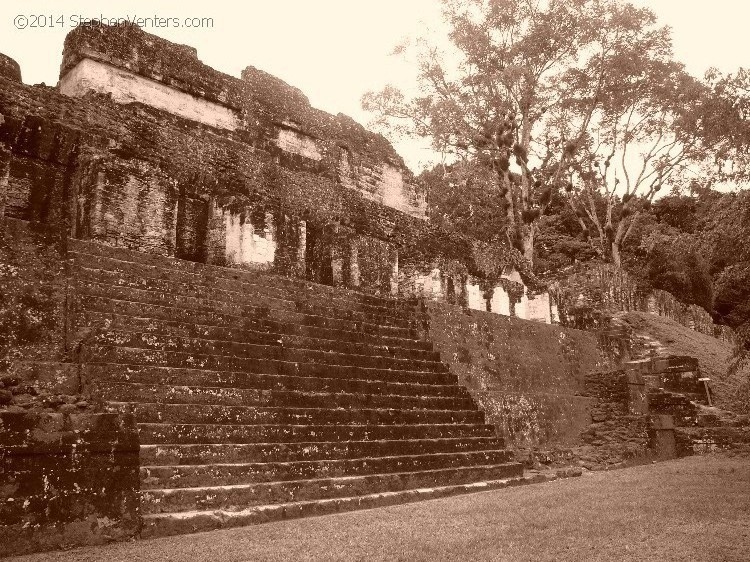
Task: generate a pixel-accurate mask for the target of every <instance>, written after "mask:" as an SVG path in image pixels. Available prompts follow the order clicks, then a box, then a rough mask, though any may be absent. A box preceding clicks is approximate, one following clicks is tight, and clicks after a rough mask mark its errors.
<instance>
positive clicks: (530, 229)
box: [362, 0, 668, 263]
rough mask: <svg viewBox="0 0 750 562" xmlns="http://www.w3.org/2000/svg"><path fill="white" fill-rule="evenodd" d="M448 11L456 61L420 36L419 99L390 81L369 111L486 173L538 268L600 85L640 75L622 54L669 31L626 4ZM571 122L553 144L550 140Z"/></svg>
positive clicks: (521, 2) (598, 1) (448, 6)
mask: <svg viewBox="0 0 750 562" xmlns="http://www.w3.org/2000/svg"><path fill="white" fill-rule="evenodd" d="M443 14H444V18H445V21H446V23H447V25H448V28H449V34H448V39H449V43H450V45H449V47H448V48H449V50H450V53H451V54H452V55H453V56H454V58H453V59H452V60H453V61H454V62H453V63H452V64H450V63H448V62H446V60H448V59H447V58H446V56H445V53H444V52H443V51H441V50H440V49H438V48H437V47H436V46H435V44H434V42H431V41H429V40H422V41H420V42H419V43H418V46H417V60H418V63H419V70H418V76H417V79H418V84H419V88H420V94H419V95H416V96H414V97H407V96H406V95H405V94H404V93H403V92H401V91H400V90H398V89H397V88H395V87H393V86H387V87H385V88H384V89H383V90H382V91H380V92H370V93H368V94H366V95H365V96H364V97H363V100H362V105H363V107H364V109H365V110H368V111H372V112H374V113H375V114H376V115H377V119H376V121H375V124H376V125H382V126H383V127H385V128H386V130H387V131H390V132H392V133H393V132H401V133H406V134H410V135H415V136H418V137H426V138H429V139H431V141H432V146H433V148H434V149H435V150H436V151H438V152H440V153H442V154H443V155H444V156H445V157H446V159H448V160H458V161H466V162H472V163H476V164H479V165H481V166H483V167H485V168H486V169H488V170H490V171H491V172H492V175H493V176H494V177H495V181H496V182H497V186H498V188H499V191H498V192H499V194H500V198H499V200H498V201H497V205H496V208H497V210H498V211H499V212H502V213H503V214H505V216H506V218H507V221H506V225H507V226H506V232H505V233H504V234H505V236H506V237H507V240H508V242H510V243H511V244H513V245H514V246H515V247H516V248H518V249H519V250H521V251H523V253H524V255H525V257H526V258H527V260H528V261H529V262H532V263H533V257H534V239H535V235H536V232H537V229H538V227H539V219H540V217H541V216H542V215H543V214H544V212H545V210H546V208H547V206H548V205H549V202H550V200H551V196H552V193H553V191H554V190H556V189H559V188H560V187H561V185H562V184H563V179H564V175H565V173H566V171H567V168H568V165H569V164H570V163H571V162H572V161H573V160H574V157H575V156H576V153H577V151H578V148H579V146H580V145H581V143H582V141H583V140H584V139H586V138H587V137H588V136H590V135H589V129H590V127H591V125H592V119H593V117H594V115H595V113H596V111H597V110H598V109H599V108H600V107H601V105H602V101H603V97H602V89H603V87H604V86H605V85H607V84H612V83H613V80H614V79H613V78H611V76H612V75H616V76H618V77H619V78H622V77H623V76H626V75H627V72H628V71H631V72H637V71H638V69H636V68H632V66H623V63H624V62H627V60H628V59H627V55H625V54H624V53H632V52H633V51H634V49H636V48H637V47H638V45H641V44H644V43H649V42H654V41H655V39H654V37H656V38H662V37H668V33H667V30H666V29H663V28H662V29H655V28H654V25H655V18H654V15H653V14H652V13H651V12H650V11H649V10H647V9H638V8H635V7H633V6H631V5H629V4H622V3H621V2H619V1H618V0H549V1H546V2H544V1H543V2H540V1H539V0H443ZM397 52H402V51H401V50H397ZM646 52H651V51H646ZM573 109H575V112H573ZM571 115H574V116H575V119H569V120H566V121H565V126H564V127H557V128H556V136H555V138H551V136H550V135H544V131H549V130H550V128H551V127H550V123H554V122H556V120H559V119H565V118H567V117H568V116H571Z"/></svg>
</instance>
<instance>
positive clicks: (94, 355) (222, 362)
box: [80, 345, 453, 384]
mask: <svg viewBox="0 0 750 562" xmlns="http://www.w3.org/2000/svg"><path fill="white" fill-rule="evenodd" d="M287 357H288V359H287V360H285V361H282V360H280V359H273V358H253V357H236V356H232V355H201V354H197V353H182V352H175V351H159V350H156V349H141V348H133V347H120V346H114V345H84V346H82V349H81V353H80V361H81V362H82V363H119V364H125V365H149V366H155V367H184V368H188V369H207V370H210V371H241V372H247V373H265V374H285V375H291V376H308V375H309V376H319V375H322V376H324V377H327V378H347V379H360V380H373V381H381V380H386V381H387V380H404V381H416V380H419V381H420V382H426V381H431V382H434V383H435V384H445V383H446V382H448V383H450V382H453V380H451V377H449V376H446V375H450V373H449V372H446V371H433V372H430V371H419V370H416V369H389V368H387V367H385V368H384V367H375V366H364V365H346V364H344V365H340V364H335V363H324V362H322V361H321V362H310V361H304V359H303V358H302V357H296V359H297V360H296V361H295V355H294V354H289V355H287ZM413 375H414V376H413ZM431 375H432V376H433V377H432V378H431Z"/></svg>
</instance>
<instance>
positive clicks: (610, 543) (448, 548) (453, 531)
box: [24, 456, 750, 562]
mask: <svg viewBox="0 0 750 562" xmlns="http://www.w3.org/2000/svg"><path fill="white" fill-rule="evenodd" d="M748 462H750V458H748V457H744V458H743V457H736V458H729V457H721V456H709V457H689V458H686V459H681V460H679V461H669V462H664V463H659V464H656V465H646V466H639V467H634V468H629V469H624V470H617V471H611V472H596V473H589V474H587V475H586V476H584V477H581V478H572V479H568V480H560V481H557V482H552V483H549V484H540V485H534V486H524V487H519V488H511V489H506V490H501V491H493V492H484V493H478V494H470V495H466V496H457V497H453V498H447V499H440V500H433V501H425V502H420V503H416V504H409V505H402V506H394V507H387V508H380V509H373V510H369V511H360V512H352V513H345V514H340V515H332V516H326V517H315V518H308V519H301V520H292V521H284V522H279V523H269V524H266V525H259V526H256V527H246V528H240V529H233V530H227V531H214V532H209V533H201V534H196V535H186V536H180V537H169V538H162V539H155V540H151V541H138V542H131V543H120V544H114V545H110V546H106V547H98V548H97V547H93V548H84V549H79V550H75V551H70V552H65V553H48V554H42V555H35V556H31V557H24V560H29V561H32V560H33V561H42V560H45V561H46V560H49V561H63V560H65V561H74V562H83V561H100V560H101V561H106V562H120V561H123V562H124V561H128V562H129V561H131V560H143V561H149V560H159V561H168V560H169V561H171V560H174V561H177V560H179V561H185V562H190V561H197V560H210V561H211V562H224V561H240V560H242V561H247V560H253V561H255V560H274V561H280V562H288V561H291V560H368V561H370V560H409V561H412V560H415V561H420V560H425V561H428V560H429V561H433V560H500V561H504V560H534V561H535V562H547V561H549V562H552V561H555V562H566V561H571V562H582V561H589V560H617V561H643V560H654V561H656V560H658V561H677V560H679V561H683V560H725V561H746V560H748V558H747V557H748V552H750V470H748Z"/></svg>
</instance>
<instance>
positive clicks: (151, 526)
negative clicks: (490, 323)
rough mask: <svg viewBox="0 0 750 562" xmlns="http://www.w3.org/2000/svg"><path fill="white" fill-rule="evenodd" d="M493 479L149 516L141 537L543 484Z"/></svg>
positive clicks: (539, 479)
mask: <svg viewBox="0 0 750 562" xmlns="http://www.w3.org/2000/svg"><path fill="white" fill-rule="evenodd" d="M518 470H519V472H518V473H517V474H514V475H512V476H506V477H503V478H500V479H497V480H482V481H472V482H468V483H464V484H452V485H447V486H432V487H429V488H417V489H407V490H400V491H390V492H379V493H373V494H366V495H362V496H351V497H342V498H330V499H318V500H312V501H299V502H286V503H279V504H271V505H263V506H253V507H248V508H244V509H237V508H234V509H231V510H224V509H212V510H208V511H181V512H172V513H151V514H148V515H144V516H143V527H142V529H141V538H154V537H163V536H169V535H177V534H184V533H197V532H201V531H211V530H215V529H229V528H233V527H240V526H245V525H257V524H260V523H269V522H272V521H283V520H288V519H291V518H296V517H308V516H316V515H329V514H334V513H342V512H345V511H354V510H358V509H372V508H376V507H386V506H389V505H399V504H405V503H411V502H416V501H424V500H430V499H437V498H445V497H450V496H455V495H459V494H471V493H474V492H485V491H488V490H498V489H502V488H507V487H509V486H517V485H522V484H531V483H535V482H543V481H546V480H547V479H546V478H545V477H540V476H532V477H524V476H522V474H521V472H520V468H519V469H518Z"/></svg>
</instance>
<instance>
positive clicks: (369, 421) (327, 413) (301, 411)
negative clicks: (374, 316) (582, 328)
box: [108, 402, 484, 425]
mask: <svg viewBox="0 0 750 562" xmlns="http://www.w3.org/2000/svg"><path fill="white" fill-rule="evenodd" d="M108 407H109V408H110V409H111V410H114V411H119V412H123V413H132V414H134V415H135V419H136V420H137V421H138V422H141V423H177V424H207V423H208V424H211V423H214V424H236V425H247V424H289V425H405V424H451V423H458V424H483V423H484V412H482V411H481V410H458V411H457V410H396V409H387V408H380V409H367V408H362V409H339V408H337V409H331V408H264V407H261V408H258V407H251V406H217V405H214V404H159V403H153V402H152V403H130V402H111V403H110V404H109V405H108Z"/></svg>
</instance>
